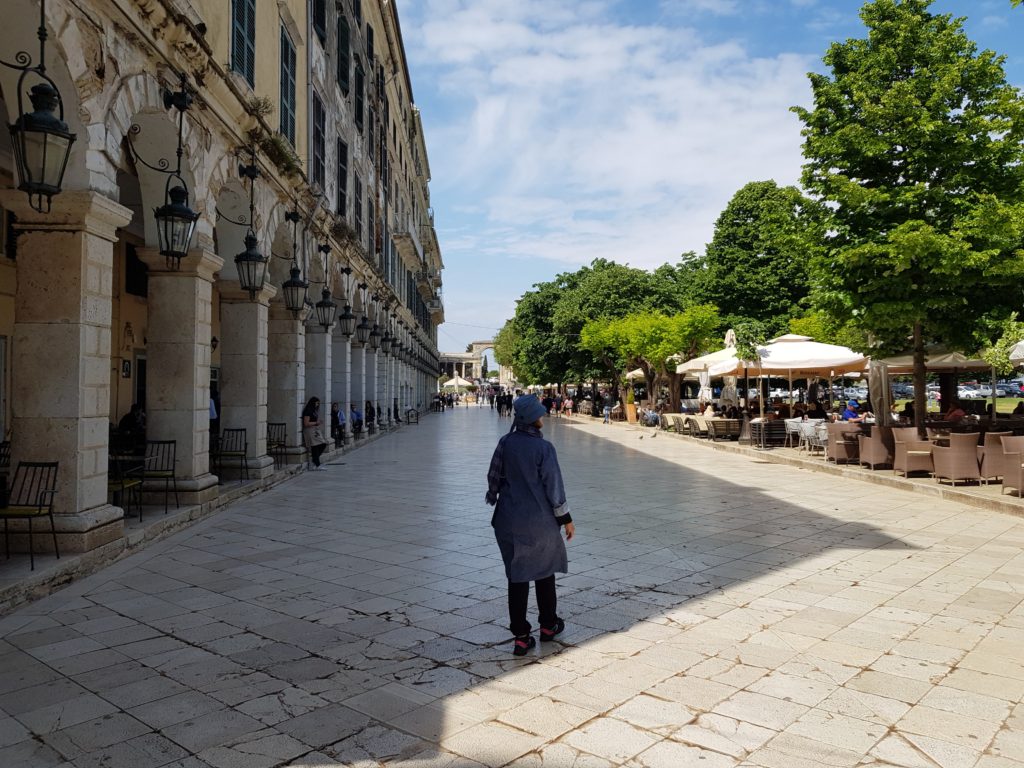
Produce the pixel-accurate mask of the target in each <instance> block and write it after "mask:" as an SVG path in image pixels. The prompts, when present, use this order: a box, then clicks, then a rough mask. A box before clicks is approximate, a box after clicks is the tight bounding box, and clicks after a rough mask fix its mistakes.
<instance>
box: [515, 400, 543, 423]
mask: <svg viewBox="0 0 1024 768" xmlns="http://www.w3.org/2000/svg"><path fill="white" fill-rule="evenodd" d="M512 410H513V411H515V414H516V418H515V421H516V423H517V424H533V422H535V421H536V420H537V419H539V418H541V417H542V416H545V415H547V412H548V409H547V408H545V407H544V406H543V405H542V404H541V402H540V400H539V399H538V398H537V396H536V395H520V396H519V397H517V398H516V399H515V402H514V403H512Z"/></svg>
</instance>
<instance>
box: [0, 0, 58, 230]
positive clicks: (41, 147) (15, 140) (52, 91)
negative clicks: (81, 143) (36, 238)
mask: <svg viewBox="0 0 1024 768" xmlns="http://www.w3.org/2000/svg"><path fill="white" fill-rule="evenodd" d="M36 37H38V38H39V62H38V63H37V64H35V65H33V64H32V56H31V55H29V54H28V53H27V52H25V51H18V53H16V54H15V56H14V61H15V62H16V63H14V64H11V63H9V62H6V61H0V64H2V65H3V66H5V67H8V68H9V69H16V70H19V71H20V72H21V75H20V76H19V77H18V84H17V86H15V92H16V93H17V94H18V118H17V120H15V121H14V122H13V123H12V124H11V125H10V126H8V127H9V129H10V132H11V148H12V150H13V151H14V165H15V167H16V168H17V169H18V189H20V190H21V191H22V192H25V193H26V194H27V195H28V202H29V205H31V206H32V208H33V209H35V210H36V211H39V212H40V213H49V212H50V203H51V199H52V198H53V196H54V195H58V194H60V191H61V185H62V184H63V183H64V171H65V170H66V169H67V167H68V158H70V157H71V145H72V144H74V142H75V134H73V133H71V132H70V131H69V130H68V124H67V123H65V122H64V100H63V99H62V98H61V97H60V91H58V90H57V84H56V83H54V82H53V80H52V79H51V78H50V77H49V76H48V75H47V74H46V38H47V33H46V0H40V3H39V28H38V29H37V30H36ZM29 72H32V73H34V74H35V75H36V77H38V78H39V79H40V80H41V81H42V82H39V83H36V84H35V85H33V86H32V88H31V90H30V91H29V94H28V99H29V101H30V102H32V110H33V111H32V112H28V113H26V112H25V90H24V89H25V79H26V77H27V76H28V74H29ZM44 198H45V201H46V203H45V206H44V204H43V200H44Z"/></svg>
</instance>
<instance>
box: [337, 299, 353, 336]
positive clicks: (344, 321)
mask: <svg viewBox="0 0 1024 768" xmlns="http://www.w3.org/2000/svg"><path fill="white" fill-rule="evenodd" d="M338 330H340V331H341V332H342V333H343V334H344V335H345V337H346V338H352V334H353V333H355V332H356V316H355V315H353V314H352V307H351V306H349V305H348V304H346V305H345V309H344V310H343V311H342V313H341V314H340V315H339V316H338Z"/></svg>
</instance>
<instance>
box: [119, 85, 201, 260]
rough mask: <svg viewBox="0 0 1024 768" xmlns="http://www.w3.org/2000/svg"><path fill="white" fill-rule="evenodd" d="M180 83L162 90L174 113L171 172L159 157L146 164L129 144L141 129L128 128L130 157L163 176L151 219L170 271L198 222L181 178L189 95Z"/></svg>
mask: <svg viewBox="0 0 1024 768" xmlns="http://www.w3.org/2000/svg"><path fill="white" fill-rule="evenodd" d="M180 80H181V88H180V90H177V91H164V109H171V108H174V109H176V110H178V146H177V148H176V149H175V152H174V154H175V157H176V159H177V160H176V163H175V166H174V170H170V166H171V164H170V163H169V162H168V161H167V160H165V159H164V158H160V159H159V160H158V161H157V162H156V164H155V165H154V164H150V163H148V162H146V160H145V159H143V158H142V156H141V155H139V153H138V151H137V150H136V149H135V144H134V143H133V142H132V136H137V135H138V134H139V133H141V132H142V126H140V125H138V124H137V123H136V124H135V125H133V126H132V127H131V128H130V129H128V146H129V149H130V150H131V154H132V157H134V159H135V160H136V161H138V162H140V163H142V164H143V165H144V166H146V167H147V168H149V169H150V170H151V171H155V172H157V173H163V174H166V175H167V182H166V183H165V184H164V204H163V205H161V206H160V207H159V208H156V209H155V210H154V211H153V216H154V218H155V219H156V236H157V245H158V246H159V249H160V254H161V255H162V256H164V257H166V259H167V266H168V267H169V268H170V269H178V268H179V267H180V266H181V260H182V259H183V258H184V257H185V256H187V255H188V249H189V245H190V244H191V242H192V235H193V233H194V232H195V229H196V221H197V220H198V219H199V214H198V213H197V212H196V211H193V210H192V209H191V208H190V207H189V204H188V184H186V183H185V178H184V177H183V176H182V175H181V158H182V156H183V155H184V144H183V136H184V130H185V112H187V111H188V109H189V107H191V106H192V94H191V93H190V92H189V90H188V87H187V86H188V83H187V80H186V77H185V74H184V73H182V74H181V76H180Z"/></svg>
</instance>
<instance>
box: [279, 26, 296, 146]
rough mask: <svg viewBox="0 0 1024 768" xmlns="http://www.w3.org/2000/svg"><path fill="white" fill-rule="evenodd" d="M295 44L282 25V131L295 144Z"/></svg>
mask: <svg viewBox="0 0 1024 768" xmlns="http://www.w3.org/2000/svg"><path fill="white" fill-rule="evenodd" d="M295 72H296V69H295V46H294V45H293V44H292V41H291V38H290V37H288V30H286V29H285V28H284V27H281V109H280V110H279V111H280V113H281V124H280V131H281V133H282V134H283V135H284V137H285V138H286V139H288V141H290V142H291V143H292V145H293V146H294V144H295Z"/></svg>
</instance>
